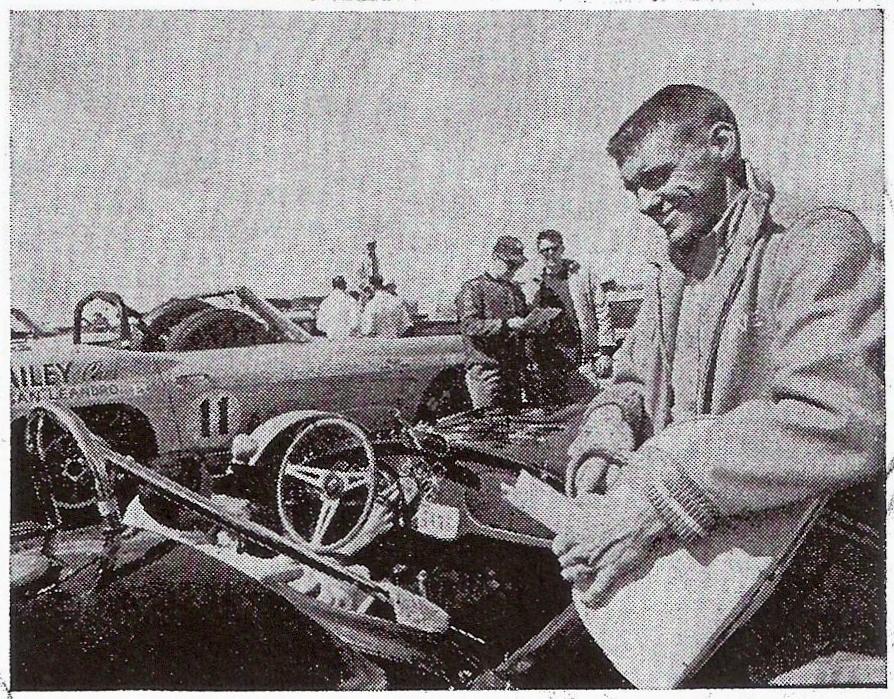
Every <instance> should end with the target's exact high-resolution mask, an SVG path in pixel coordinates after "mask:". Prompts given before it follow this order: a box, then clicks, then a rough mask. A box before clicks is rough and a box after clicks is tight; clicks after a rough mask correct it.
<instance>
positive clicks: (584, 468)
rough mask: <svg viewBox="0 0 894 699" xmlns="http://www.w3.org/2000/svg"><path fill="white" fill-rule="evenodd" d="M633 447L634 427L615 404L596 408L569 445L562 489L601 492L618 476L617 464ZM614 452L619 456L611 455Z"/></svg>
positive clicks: (573, 493) (573, 492)
mask: <svg viewBox="0 0 894 699" xmlns="http://www.w3.org/2000/svg"><path fill="white" fill-rule="evenodd" d="M633 447H634V437H633V430H632V429H631V428H630V425H628V424H627V423H626V422H624V418H623V416H622V414H621V409H620V408H619V407H618V406H616V405H602V406H599V407H598V408H596V409H595V410H594V411H593V412H592V413H591V414H590V415H589V417H587V419H586V420H585V421H584V423H583V424H582V425H581V427H580V431H579V432H578V435H577V437H576V438H575V440H574V441H573V442H572V443H571V445H570V446H569V447H568V468H567V470H566V473H565V489H566V491H567V492H568V494H570V495H582V494H584V493H604V492H605V490H606V489H607V488H608V487H609V486H610V485H611V483H612V482H613V481H614V479H615V477H616V476H617V468H616V466H617V464H618V462H619V461H623V460H624V457H625V456H626V455H627V454H629V453H630V452H631V451H632V450H633ZM612 454H617V455H618V456H619V457H620V458H615V459H613V458H610V455H612Z"/></svg>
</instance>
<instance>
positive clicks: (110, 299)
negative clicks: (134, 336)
mask: <svg viewBox="0 0 894 699" xmlns="http://www.w3.org/2000/svg"><path fill="white" fill-rule="evenodd" d="M97 300H99V301H105V302H106V303H109V304H111V305H113V306H115V307H116V308H117V309H118V317H119V318H121V341H122V343H124V342H130V339H131V330H130V319H131V318H135V319H137V320H138V321H139V320H141V319H142V317H143V316H142V314H141V313H139V312H137V311H135V310H134V309H132V308H131V307H130V306H128V305H127V304H126V303H124V300H123V299H122V298H121V295H120V294H116V293H115V292H114V291H94V292H93V293H92V294H87V296H85V297H84V298H82V299H81V300H80V301H78V303H77V304H76V305H75V309H74V327H73V328H72V333H73V335H72V341H73V343H74V344H76V345H79V344H81V322H82V321H83V318H84V308H85V307H86V306H87V304H88V303H90V302H91V301H97Z"/></svg>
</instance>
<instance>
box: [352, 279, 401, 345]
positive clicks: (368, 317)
mask: <svg viewBox="0 0 894 699" xmlns="http://www.w3.org/2000/svg"><path fill="white" fill-rule="evenodd" d="M412 325H413V321H412V319H411V318H410V313H409V311H407V307H406V305H405V304H404V302H403V301H402V300H401V299H400V298H399V297H398V296H395V295H394V294H391V293H388V292H387V291H382V290H381V289H380V290H378V291H376V293H375V294H373V297H372V298H371V299H370V300H369V301H367V302H366V305H365V306H364V307H363V314H362V315H361V316H360V334H361V335H363V336H375V337H401V336H402V335H403V334H404V333H405V332H406V331H407V330H408V329H409V328H410V327H411V326H412Z"/></svg>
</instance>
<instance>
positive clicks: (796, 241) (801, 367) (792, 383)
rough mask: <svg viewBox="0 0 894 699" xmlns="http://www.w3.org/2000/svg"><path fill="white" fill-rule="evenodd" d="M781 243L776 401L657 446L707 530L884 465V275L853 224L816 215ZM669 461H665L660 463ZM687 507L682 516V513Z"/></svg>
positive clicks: (670, 487) (673, 484) (680, 501)
mask: <svg viewBox="0 0 894 699" xmlns="http://www.w3.org/2000/svg"><path fill="white" fill-rule="evenodd" d="M783 235H784V239H783V241H782V242H781V243H780V247H779V249H778V253H777V255H776V258H775V261H772V260H767V261H766V262H765V264H766V263H770V264H774V265H775V269H774V270H773V273H774V274H775V303H774V308H773V310H774V312H775V316H776V317H775V319H774V320H775V333H774V339H773V346H772V354H773V359H774V367H775V369H774V371H775V373H774V376H773V380H772V390H771V392H770V395H769V396H767V397H766V398H763V399H759V400H750V401H747V402H745V403H742V404H741V405H739V406H737V407H736V408H734V409H733V410H731V411H729V412H727V413H724V414H722V415H719V416H712V417H711V419H707V420H704V421H697V422H696V423H695V429H693V425H692V424H691V423H690V424H689V425H686V423H684V424H682V425H671V426H670V427H669V428H667V429H666V430H663V431H662V432H661V433H659V434H658V435H656V436H655V437H654V438H653V439H652V440H649V442H647V444H646V445H644V447H643V451H645V452H647V453H648V451H649V449H650V447H654V448H655V449H657V452H658V453H660V454H663V455H664V457H667V458H665V461H664V465H663V466H662V467H660V468H659V472H660V473H661V475H660V477H659V478H658V479H656V483H657V484H658V485H659V486H660V489H661V491H662V492H663V493H664V494H665V496H669V497H670V499H671V500H672V501H675V503H674V504H675V505H677V506H679V508H682V510H683V511H684V512H685V513H686V515H687V516H688V518H689V519H690V520H692V521H694V522H696V523H698V524H699V525H700V526H701V527H702V528H704V527H706V526H710V525H711V523H712V522H713V520H714V518H716V517H717V516H724V515H731V514H737V513H742V512H747V511H755V510H763V509H768V508H773V507H777V506H781V505H785V504H789V503H793V502H797V501H801V500H805V499H809V498H812V497H816V496H819V495H821V494H823V493H824V492H829V491H833V490H837V489H840V488H843V487H847V486H849V485H852V484H854V483H857V482H860V481H864V480H868V479H870V478H871V477H872V476H873V475H874V474H875V473H877V472H880V471H881V469H882V468H883V463H884V421H885V403H884V386H883V382H882V378H881V375H882V368H881V362H882V356H883V346H884V334H883V333H884V330H883V310H882V299H883V293H884V274H883V272H882V269H881V265H880V264H879V263H878V261H877V260H875V258H874V257H873V256H872V243H871V240H870V238H869V235H868V234H867V233H866V231H865V229H864V228H863V227H862V226H861V225H860V223H859V221H857V219H856V218H855V217H853V216H852V215H850V214H847V213H845V212H841V211H837V210H828V209H827V210H819V211H817V212H815V213H814V214H812V215H810V216H808V217H807V218H805V219H803V220H802V221H800V222H798V223H797V224H795V225H794V226H793V227H792V228H791V229H790V230H789V231H788V232H787V233H785V234H783ZM659 461H661V458H659ZM679 508H676V507H675V509H677V510H678V511H679Z"/></svg>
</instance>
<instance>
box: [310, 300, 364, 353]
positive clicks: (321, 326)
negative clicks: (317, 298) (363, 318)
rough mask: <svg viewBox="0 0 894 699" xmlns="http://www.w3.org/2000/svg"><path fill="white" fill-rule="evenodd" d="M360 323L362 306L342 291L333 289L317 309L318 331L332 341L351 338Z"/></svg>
mask: <svg viewBox="0 0 894 699" xmlns="http://www.w3.org/2000/svg"><path fill="white" fill-rule="evenodd" d="M359 322H360V304H359V303H357V301H356V300H354V298H353V297H352V296H351V295H350V294H349V293H348V292H346V291H343V290H341V289H333V290H332V291H331V292H330V293H329V295H328V296H327V297H326V298H324V299H323V301H322V302H321V303H320V307H319V308H318V309H317V322H316V325H317V329H318V330H319V331H320V332H322V333H325V335H326V337H327V338H329V339H330V340H344V339H345V338H347V337H350V336H351V335H353V334H354V333H355V332H356V330H357V324H358V323H359Z"/></svg>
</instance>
